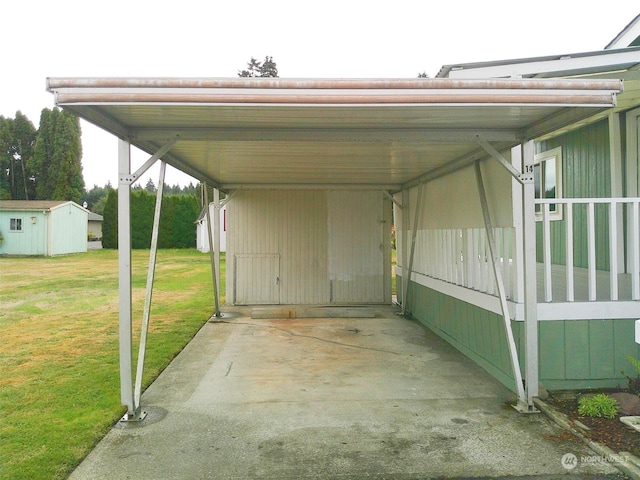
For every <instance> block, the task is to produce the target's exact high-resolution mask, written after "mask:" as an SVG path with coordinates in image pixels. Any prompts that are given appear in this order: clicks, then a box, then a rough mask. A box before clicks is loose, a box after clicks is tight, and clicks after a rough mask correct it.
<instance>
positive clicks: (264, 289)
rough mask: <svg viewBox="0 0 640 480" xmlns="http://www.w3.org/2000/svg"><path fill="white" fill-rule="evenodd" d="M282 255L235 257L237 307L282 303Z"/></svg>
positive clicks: (265, 254) (268, 254)
mask: <svg viewBox="0 0 640 480" xmlns="http://www.w3.org/2000/svg"><path fill="white" fill-rule="evenodd" d="M279 277H280V255H278V254H277V253H271V254H270V253H257V254H248V253H247V254H237V255H235V285H234V290H235V299H236V300H235V303H236V305H273V304H278V303H280V293H279V292H280V278H279Z"/></svg>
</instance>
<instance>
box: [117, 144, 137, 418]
mask: <svg viewBox="0 0 640 480" xmlns="http://www.w3.org/2000/svg"><path fill="white" fill-rule="evenodd" d="M118 173H119V174H118V298H119V302H118V305H119V342H120V401H121V402H122V405H125V406H126V407H127V414H126V415H125V417H126V418H129V417H133V416H135V415H136V413H137V412H136V407H137V406H136V404H135V401H134V397H133V375H132V373H133V372H132V361H133V360H132V357H133V355H132V336H133V333H132V328H131V303H132V302H131V207H130V205H131V146H130V144H129V142H128V141H127V140H119V141H118Z"/></svg>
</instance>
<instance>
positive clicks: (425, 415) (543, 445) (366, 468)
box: [70, 307, 622, 480]
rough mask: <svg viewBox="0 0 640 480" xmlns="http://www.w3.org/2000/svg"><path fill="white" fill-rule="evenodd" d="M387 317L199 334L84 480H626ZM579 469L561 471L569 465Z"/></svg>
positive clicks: (242, 313)
mask: <svg viewBox="0 0 640 480" xmlns="http://www.w3.org/2000/svg"><path fill="white" fill-rule="evenodd" d="M512 398H513V397H512V395H511V394H510V392H508V391H507V390H506V389H505V388H504V387H503V386H502V385H501V384H499V383H498V382H497V381H496V380H494V379H493V378H492V377H491V376H489V375H488V374H487V373H485V372H484V371H483V370H482V369H480V368H479V367H477V366H476V365H474V364H473V363H471V362H470V361H469V360H467V359H466V358H465V357H464V356H462V355H461V354H459V353H458V352H457V351H456V350H455V349H453V348H452V347H450V346H449V345H448V344H446V343H445V342H443V341H442V340H441V339H439V338H438V337H437V336H435V335H434V334H432V333H431V332H429V331H428V330H426V329H424V328H423V327H422V326H421V325H419V324H418V323H416V322H414V321H411V320H407V319H405V318H402V317H399V316H397V315H396V309H395V308H393V307H382V308H379V309H377V310H376V317H375V318H313V319H252V318H251V316H250V310H248V309H247V310H236V311H235V312H231V313H228V314H226V315H225V317H223V319H222V321H214V322H209V323H207V324H206V325H205V326H204V327H203V328H202V329H201V330H200V332H199V333H198V334H197V335H196V337H195V338H194V339H193V341H192V342H191V343H190V344H189V345H188V346H187V347H186V348H185V350H184V351H183V352H182V353H181V354H180V355H179V356H178V357H177V358H176V359H175V360H174V361H173V362H172V364H171V365H170V366H169V367H168V368H167V369H166V370H165V371H164V372H163V373H162V375H160V377H159V378H158V379H157V380H156V381H155V382H154V383H153V385H151V386H150V387H149V389H148V390H147V391H146V392H145V393H144V395H143V398H142V404H143V407H144V409H145V410H147V411H148V412H149V413H148V416H147V418H146V419H145V420H144V421H143V422H141V423H140V424H118V425H116V427H114V428H113V430H112V431H111V432H110V433H109V434H108V435H107V436H106V437H105V438H104V440H103V441H102V442H100V444H99V445H98V446H97V447H96V448H95V450H94V451H93V452H92V453H91V454H90V455H89V456H88V457H87V458H86V460H85V461H84V462H83V463H82V464H81V465H80V466H79V467H78V468H77V469H76V471H75V472H74V473H73V474H72V475H71V477H70V478H71V479H72V480H79V479H91V480H95V479H109V480H114V479H303V478H312V479H332V478H336V479H420V478H487V477H501V478H514V477H522V478H532V477H539V478H545V479H549V478H555V477H557V478H560V477H562V478H566V477H565V476H566V475H572V476H573V477H574V478H576V477H577V478H603V477H605V476H607V477H610V478H622V477H621V476H619V475H618V471H617V470H616V469H614V468H613V467H612V466H610V465H608V464H606V463H599V462H587V463H581V462H580V458H581V457H582V456H593V455H594V453H593V452H592V451H591V450H589V449H588V448H587V447H585V446H584V445H583V444H582V443H578V442H576V441H574V440H572V437H571V436H570V435H567V434H566V433H565V432H564V431H563V430H561V429H560V428H559V427H557V426H556V425H555V424H553V423H552V422H551V421H550V420H549V419H548V418H547V417H545V416H544V415H543V414H533V415H523V414H519V413H517V412H516V411H515V410H513V409H512V408H511V407H510V406H508V400H509V399H512ZM569 453H570V454H573V455H575V456H576V457H577V459H578V462H577V466H576V468H573V469H566V468H565V467H563V464H562V461H561V460H562V458H563V456H564V455H565V454H569Z"/></svg>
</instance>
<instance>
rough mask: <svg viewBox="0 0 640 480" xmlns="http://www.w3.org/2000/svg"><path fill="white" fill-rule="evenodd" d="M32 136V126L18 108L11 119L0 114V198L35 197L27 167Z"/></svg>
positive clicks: (34, 138) (33, 137) (33, 132)
mask: <svg viewBox="0 0 640 480" xmlns="http://www.w3.org/2000/svg"><path fill="white" fill-rule="evenodd" d="M35 140H36V128H35V127H34V126H33V123H31V121H30V120H29V119H28V118H27V117H26V116H25V115H23V114H22V113H21V112H20V111H18V112H16V116H15V119H10V118H4V117H0V168H1V170H0V174H1V177H0V198H2V199H13V200H29V199H34V198H36V197H35V186H34V183H33V181H32V179H33V176H32V172H31V169H30V167H31V157H32V155H33V147H34V144H35Z"/></svg>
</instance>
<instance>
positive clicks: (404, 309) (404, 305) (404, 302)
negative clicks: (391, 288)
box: [401, 182, 425, 315]
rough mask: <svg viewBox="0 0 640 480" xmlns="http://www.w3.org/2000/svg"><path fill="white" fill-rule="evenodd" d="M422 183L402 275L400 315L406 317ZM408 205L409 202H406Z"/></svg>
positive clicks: (420, 207)
mask: <svg viewBox="0 0 640 480" xmlns="http://www.w3.org/2000/svg"><path fill="white" fill-rule="evenodd" d="M424 185H425V184H424V183H422V182H421V183H420V184H419V185H418V199H417V200H416V212H415V216H414V219H413V225H412V228H413V230H412V231H411V250H410V252H409V265H408V268H407V273H406V275H403V282H404V277H405V276H406V277H407V281H406V282H404V283H403V285H402V287H403V292H402V312H401V313H402V315H406V314H407V307H408V306H409V302H408V300H409V299H408V298H407V297H408V295H409V282H410V281H411V272H412V270H413V258H414V254H415V251H416V237H417V235H418V222H419V220H420V212H421V210H422V190H423V189H424ZM407 198H409V196H408V195H407ZM407 203H410V202H407ZM403 274H404V271H403Z"/></svg>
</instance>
